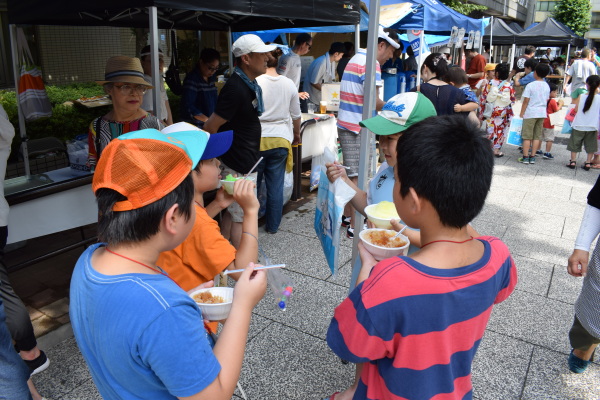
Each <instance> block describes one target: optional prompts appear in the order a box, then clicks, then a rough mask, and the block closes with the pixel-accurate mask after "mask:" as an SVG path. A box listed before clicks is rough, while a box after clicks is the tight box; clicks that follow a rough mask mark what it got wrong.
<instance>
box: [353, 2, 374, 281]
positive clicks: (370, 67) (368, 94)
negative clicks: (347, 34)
mask: <svg viewBox="0 0 600 400" xmlns="http://www.w3.org/2000/svg"><path fill="white" fill-rule="evenodd" d="M380 3H381V0H372V1H371V3H370V4H369V31H368V38H367V64H366V68H367V69H366V71H365V72H366V74H365V76H366V79H365V83H364V103H363V114H362V118H363V119H367V118H371V117H372V116H373V111H374V110H375V104H376V99H375V96H376V93H377V92H376V90H375V73H376V67H375V62H376V56H377V38H378V32H379V5H380ZM356 51H358V49H356ZM371 136H373V133H372V132H371V131H369V130H368V129H366V128H362V129H361V130H360V159H359V166H358V187H359V188H361V189H363V190H364V188H365V187H366V184H367V181H368V179H369V150H370V149H371V147H370V146H369V144H370V143H371ZM373 157H375V154H373ZM363 218H364V217H363V215H362V214H361V213H359V212H358V211H356V212H355V214H354V221H355V224H354V241H353V242H352V277H351V278H350V290H349V291H350V292H351V291H352V289H354V287H355V286H356V280H357V278H358V273H359V272H360V267H361V264H360V263H359V264H356V263H355V260H356V258H357V257H359V255H358V242H359V241H360V238H359V234H360V231H361V230H362V226H363V224H362V221H363Z"/></svg>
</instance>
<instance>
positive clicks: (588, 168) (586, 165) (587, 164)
mask: <svg viewBox="0 0 600 400" xmlns="http://www.w3.org/2000/svg"><path fill="white" fill-rule="evenodd" d="M581 168H582V169H584V170H586V171H589V170H590V168H592V163H589V162H586V163H585V164H583V165H582V166H581Z"/></svg>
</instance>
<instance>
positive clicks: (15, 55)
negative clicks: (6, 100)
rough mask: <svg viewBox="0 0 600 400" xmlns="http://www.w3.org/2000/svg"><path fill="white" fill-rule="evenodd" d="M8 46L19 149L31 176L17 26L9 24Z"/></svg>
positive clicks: (27, 175) (27, 176) (27, 173)
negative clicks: (17, 124)
mask: <svg viewBox="0 0 600 400" xmlns="http://www.w3.org/2000/svg"><path fill="white" fill-rule="evenodd" d="M10 48H11V52H12V62H13V77H14V79H15V93H16V95H17V114H18V115H19V133H20V136H21V151H22V152H23V165H24V166H25V177H26V178H27V179H29V178H30V177H31V169H30V168H29V150H28V149H27V128H26V126H25V117H24V116H23V108H22V107H21V102H20V101H19V77H20V75H19V46H18V45H17V26H16V25H15V24H10Z"/></svg>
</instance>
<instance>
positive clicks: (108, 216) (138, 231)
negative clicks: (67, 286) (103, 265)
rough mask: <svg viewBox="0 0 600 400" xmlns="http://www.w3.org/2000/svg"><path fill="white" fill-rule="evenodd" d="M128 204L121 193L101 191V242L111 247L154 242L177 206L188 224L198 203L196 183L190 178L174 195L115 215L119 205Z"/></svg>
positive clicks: (99, 208) (189, 176)
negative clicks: (195, 195)
mask: <svg viewBox="0 0 600 400" xmlns="http://www.w3.org/2000/svg"><path fill="white" fill-rule="evenodd" d="M123 200H126V198H125V196H123V195H122V194H120V193H119V192H117V191H115V190H112V189H107V188H100V189H98V190H97V191H96V201H97V202H98V213H99V219H98V239H99V240H100V241H102V242H106V243H108V245H109V246H110V245H113V246H114V245H116V244H121V243H138V242H142V241H144V240H147V239H150V238H151V237H152V236H153V235H155V234H157V233H158V231H159V229H160V220H161V218H162V217H163V216H164V215H165V213H166V212H167V210H168V209H169V208H171V207H172V206H173V205H174V204H178V205H179V212H180V215H182V216H183V217H184V218H185V219H186V220H189V219H190V216H191V207H192V202H193V201H194V181H193V180H192V177H191V175H188V176H187V177H186V178H185V179H184V180H183V181H182V182H181V183H180V184H179V186H177V187H176V188H175V189H173V191H172V192H170V193H169V194H167V195H166V196H164V197H163V198H161V199H159V200H157V201H155V202H154V203H150V204H148V205H147V206H144V207H141V208H137V209H134V210H129V211H118V212H117V211H113V206H114V205H115V203H116V202H118V201H123Z"/></svg>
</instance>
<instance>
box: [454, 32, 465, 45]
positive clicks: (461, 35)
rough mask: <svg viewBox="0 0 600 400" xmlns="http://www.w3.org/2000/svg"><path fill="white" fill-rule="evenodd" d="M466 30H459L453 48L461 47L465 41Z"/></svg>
mask: <svg viewBox="0 0 600 400" xmlns="http://www.w3.org/2000/svg"><path fill="white" fill-rule="evenodd" d="M466 31H467V30H466V29H465V28H460V29H459V30H458V35H457V36H456V43H455V44H454V47H456V48H459V47H462V45H463V42H464V41H465V32H466Z"/></svg>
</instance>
